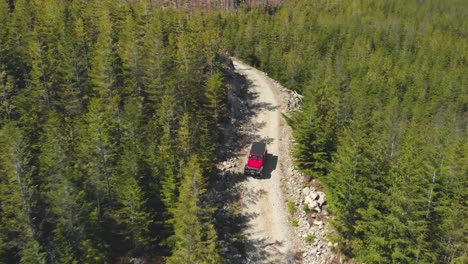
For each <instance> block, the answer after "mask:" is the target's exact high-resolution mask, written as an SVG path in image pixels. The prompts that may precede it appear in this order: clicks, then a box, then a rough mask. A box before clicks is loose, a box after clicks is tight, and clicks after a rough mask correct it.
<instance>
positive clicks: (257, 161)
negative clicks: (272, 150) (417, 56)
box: [244, 142, 268, 177]
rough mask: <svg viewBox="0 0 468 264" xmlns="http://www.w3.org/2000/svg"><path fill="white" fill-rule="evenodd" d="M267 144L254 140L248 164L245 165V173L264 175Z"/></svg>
mask: <svg viewBox="0 0 468 264" xmlns="http://www.w3.org/2000/svg"><path fill="white" fill-rule="evenodd" d="M267 153H268V152H267V149H266V144H265V143H261V142H254V143H252V146H251V147H250V152H249V156H248V158H247V164H245V167H244V174H245V175H253V176H260V177H262V176H263V166H264V165H265V161H266V156H267Z"/></svg>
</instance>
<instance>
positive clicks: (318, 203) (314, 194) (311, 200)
mask: <svg viewBox="0 0 468 264" xmlns="http://www.w3.org/2000/svg"><path fill="white" fill-rule="evenodd" d="M302 194H303V195H304V197H305V198H304V205H305V206H307V207H308V209H309V210H312V211H316V212H318V213H320V212H321V211H322V206H323V205H324V204H325V193H323V192H320V191H316V190H315V188H314V187H305V188H304V189H302Z"/></svg>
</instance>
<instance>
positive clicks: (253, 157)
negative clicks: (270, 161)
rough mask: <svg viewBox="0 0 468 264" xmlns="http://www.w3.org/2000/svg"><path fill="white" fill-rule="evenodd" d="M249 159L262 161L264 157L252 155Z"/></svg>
mask: <svg viewBox="0 0 468 264" xmlns="http://www.w3.org/2000/svg"><path fill="white" fill-rule="evenodd" d="M249 159H255V160H261V159H262V156H259V155H250V156H249Z"/></svg>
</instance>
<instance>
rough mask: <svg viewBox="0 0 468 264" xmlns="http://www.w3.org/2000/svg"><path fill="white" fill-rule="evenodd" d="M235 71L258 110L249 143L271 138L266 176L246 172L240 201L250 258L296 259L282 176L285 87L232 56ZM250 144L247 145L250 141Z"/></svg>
mask: <svg viewBox="0 0 468 264" xmlns="http://www.w3.org/2000/svg"><path fill="white" fill-rule="evenodd" d="M233 63H234V67H235V69H236V71H237V72H238V73H240V74H241V75H244V76H245V77H246V79H247V81H248V82H249V93H250V101H249V104H250V106H251V108H252V109H253V115H252V117H251V118H250V120H249V121H248V124H247V125H246V126H245V127H247V129H248V131H247V132H246V133H247V135H248V138H247V143H251V142H253V141H261V142H265V143H267V150H268V156H267V160H266V164H265V167H264V175H263V176H262V177H261V178H254V177H250V176H249V177H247V178H246V180H245V181H243V182H242V187H241V190H242V196H241V197H242V198H241V200H242V201H241V203H242V207H243V213H244V214H245V215H247V216H248V218H247V219H248V220H247V223H246V226H245V230H244V232H243V234H244V236H245V238H246V241H247V242H246V246H245V253H246V256H247V260H246V263H297V259H296V257H297V255H298V253H299V252H300V248H299V247H298V245H299V243H298V242H297V236H296V235H295V234H294V232H293V230H292V226H291V223H290V222H289V221H288V211H287V209H286V199H285V197H284V194H283V191H282V187H281V179H282V178H284V177H286V171H285V166H284V164H283V163H282V162H283V161H282V159H284V155H288V153H287V151H282V146H283V145H284V144H286V143H285V142H282V137H281V135H282V134H281V131H282V127H283V126H285V125H286V124H285V120H284V119H283V118H282V115H281V112H280V108H281V107H280V103H281V102H282V101H281V98H280V91H278V88H277V86H275V85H274V83H273V82H272V81H271V79H270V78H268V77H267V76H266V75H265V74H264V73H263V72H260V71H258V70H257V69H255V68H252V67H250V66H248V65H246V64H244V63H243V62H241V61H239V60H237V59H235V58H233ZM246 148H247V144H246ZM246 154H247V150H246V149H245V151H243V155H242V156H240V157H239V163H238V164H237V168H238V170H239V173H242V171H243V166H244V163H243V162H245V160H246V156H245V155H246Z"/></svg>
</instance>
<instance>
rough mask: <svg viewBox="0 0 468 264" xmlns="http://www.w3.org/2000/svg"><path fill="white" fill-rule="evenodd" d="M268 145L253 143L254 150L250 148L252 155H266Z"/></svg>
mask: <svg viewBox="0 0 468 264" xmlns="http://www.w3.org/2000/svg"><path fill="white" fill-rule="evenodd" d="M265 150H266V144H265V143H261V142H253V143H252V148H250V153H251V154H262V155H263V154H265Z"/></svg>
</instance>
